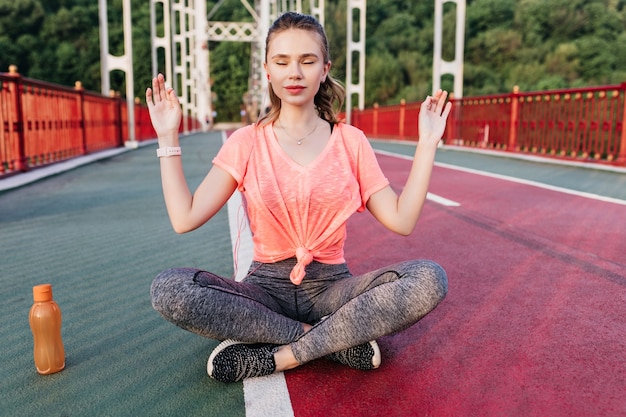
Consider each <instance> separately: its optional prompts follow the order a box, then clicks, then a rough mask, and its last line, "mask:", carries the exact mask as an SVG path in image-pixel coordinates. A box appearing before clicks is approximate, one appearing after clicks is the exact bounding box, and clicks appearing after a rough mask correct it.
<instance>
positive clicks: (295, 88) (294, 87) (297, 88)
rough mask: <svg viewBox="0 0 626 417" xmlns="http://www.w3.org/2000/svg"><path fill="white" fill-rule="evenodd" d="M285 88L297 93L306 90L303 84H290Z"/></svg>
mask: <svg viewBox="0 0 626 417" xmlns="http://www.w3.org/2000/svg"><path fill="white" fill-rule="evenodd" d="M285 89H286V90H287V91H289V92H290V93H291V94H297V93H299V92H301V91H302V90H304V87H303V86H301V85H290V86H287V87H285Z"/></svg>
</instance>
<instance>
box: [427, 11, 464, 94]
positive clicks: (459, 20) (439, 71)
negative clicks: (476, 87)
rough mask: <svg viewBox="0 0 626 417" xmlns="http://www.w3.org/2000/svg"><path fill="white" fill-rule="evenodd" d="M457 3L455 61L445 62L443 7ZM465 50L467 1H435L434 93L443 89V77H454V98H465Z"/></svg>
mask: <svg viewBox="0 0 626 417" xmlns="http://www.w3.org/2000/svg"><path fill="white" fill-rule="evenodd" d="M447 2H451V3H456V27H455V43H454V59H453V60H452V61H445V60H444V59H443V58H442V56H441V49H442V36H443V5H444V3H447ZM464 48H465V0H435V34H434V51H433V93H434V92H435V91H437V90H438V89H440V88H441V76H442V75H444V74H451V75H452V76H454V90H453V93H454V97H455V98H461V97H463V51H464Z"/></svg>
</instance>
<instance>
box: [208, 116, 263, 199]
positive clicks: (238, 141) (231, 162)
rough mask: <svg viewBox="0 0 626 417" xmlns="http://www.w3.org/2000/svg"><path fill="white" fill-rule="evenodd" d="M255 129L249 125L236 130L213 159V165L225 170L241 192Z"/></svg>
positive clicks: (254, 126)
mask: <svg viewBox="0 0 626 417" xmlns="http://www.w3.org/2000/svg"><path fill="white" fill-rule="evenodd" d="M256 128H257V127H256V125H249V126H245V127H242V128H240V129H238V130H236V131H235V132H234V133H233V134H232V135H230V136H229V137H228V139H227V140H226V142H224V145H223V146H222V148H221V149H220V151H219V152H218V153H217V156H216V157H215V158H213V164H215V165H217V166H219V167H220V168H222V169H224V170H226V172H228V173H229V174H230V175H232V177H233V178H234V179H235V181H237V187H238V189H239V191H243V179H244V177H245V175H246V171H247V167H248V161H249V159H250V154H251V153H252V148H253V146H254V138H255V135H256Z"/></svg>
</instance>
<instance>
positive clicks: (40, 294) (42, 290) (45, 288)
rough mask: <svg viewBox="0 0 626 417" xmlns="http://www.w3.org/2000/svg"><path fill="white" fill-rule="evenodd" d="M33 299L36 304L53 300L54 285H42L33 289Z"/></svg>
mask: <svg viewBox="0 0 626 417" xmlns="http://www.w3.org/2000/svg"><path fill="white" fill-rule="evenodd" d="M33 299H34V300H35V302H36V303H40V302H43V301H50V300H52V285H51V284H41V285H35V286H34V287H33Z"/></svg>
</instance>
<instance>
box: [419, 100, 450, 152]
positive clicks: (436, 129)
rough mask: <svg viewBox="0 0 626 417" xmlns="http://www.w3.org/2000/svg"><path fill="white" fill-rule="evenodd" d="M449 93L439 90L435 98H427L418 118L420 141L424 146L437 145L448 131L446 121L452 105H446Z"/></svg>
mask: <svg viewBox="0 0 626 417" xmlns="http://www.w3.org/2000/svg"><path fill="white" fill-rule="evenodd" d="M447 98H448V92H447V91H442V90H438V91H437V92H436V93H435V95H434V96H432V97H431V96H428V97H426V100H424V102H423V103H422V105H421V107H420V114H419V118H418V127H419V141H420V142H422V141H423V144H434V145H437V144H438V143H439V141H440V140H441V137H442V136H443V132H444V130H445V129H446V121H447V119H448V115H449V114H450V109H451V108H452V103H450V102H448V103H446V99H447Z"/></svg>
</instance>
